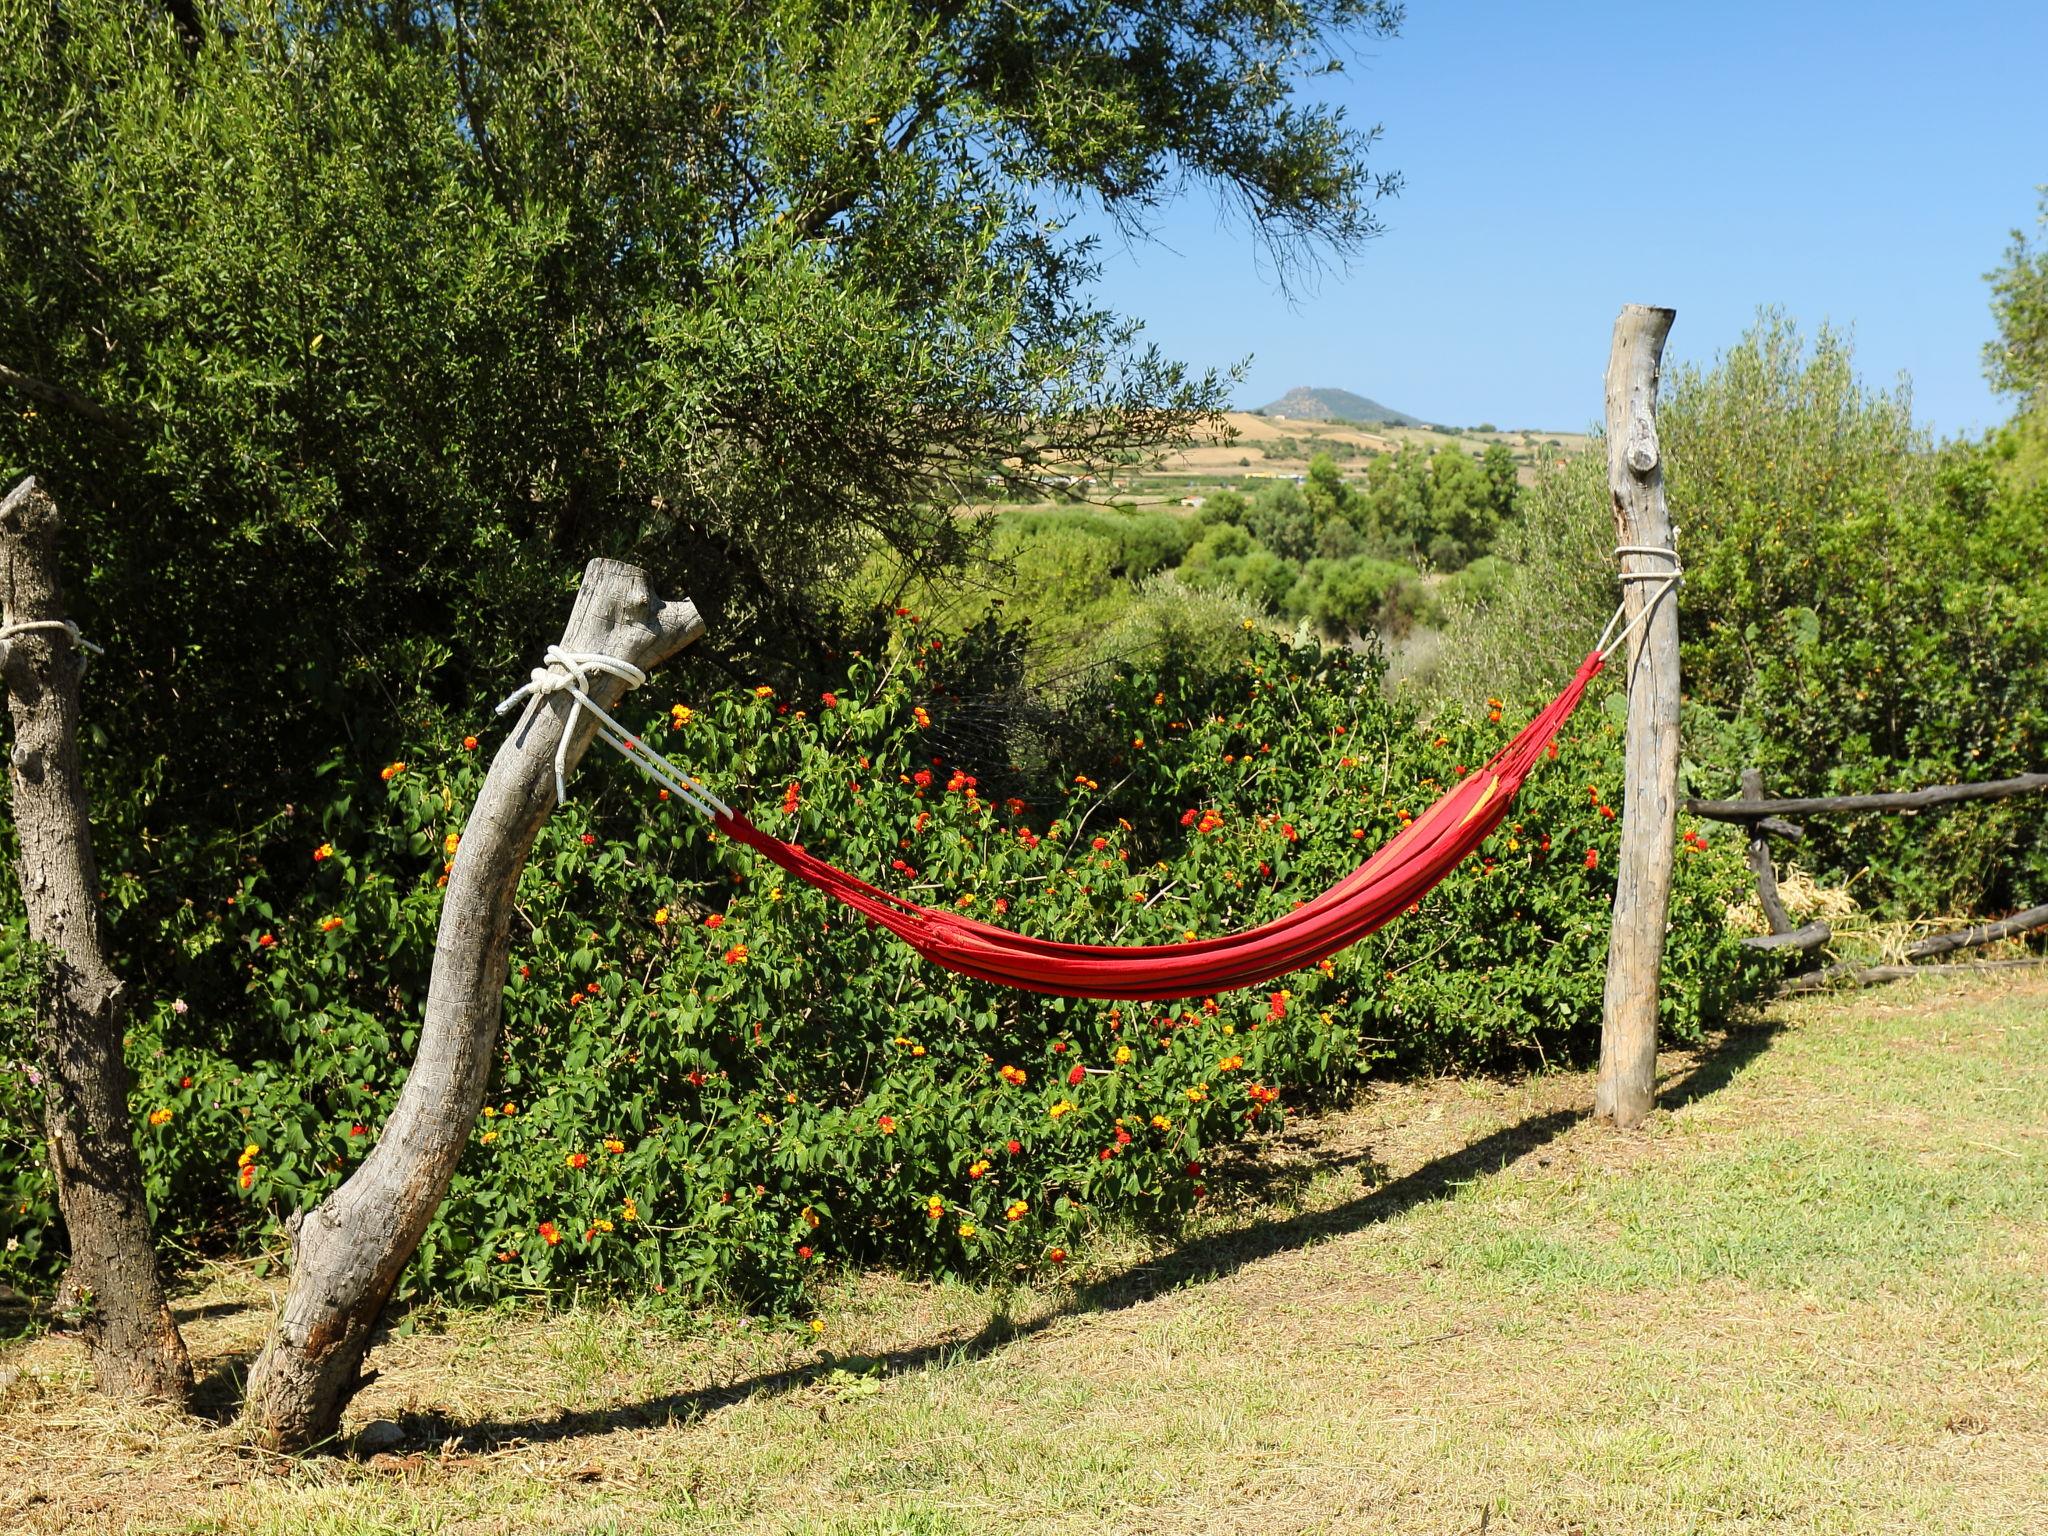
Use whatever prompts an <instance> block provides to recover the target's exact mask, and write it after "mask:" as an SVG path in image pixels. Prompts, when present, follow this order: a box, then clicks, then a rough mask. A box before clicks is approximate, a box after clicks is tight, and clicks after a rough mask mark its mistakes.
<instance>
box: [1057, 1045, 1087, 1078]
mask: <svg viewBox="0 0 2048 1536" xmlns="http://www.w3.org/2000/svg"><path fill="white" fill-rule="evenodd" d="M1054 1049H1055V1050H1057V1049H1060V1047H1057V1046H1055V1047H1054ZM1087 1080H1088V1069H1087V1068H1086V1067H1084V1066H1082V1065H1081V1063H1079V1062H1078V1061H1077V1062H1075V1063H1074V1070H1073V1071H1071V1072H1069V1073H1068V1074H1067V1086H1068V1087H1070V1088H1078V1087H1079V1086H1080V1085H1081V1084H1082V1083H1085V1082H1086V1081H1087Z"/></svg>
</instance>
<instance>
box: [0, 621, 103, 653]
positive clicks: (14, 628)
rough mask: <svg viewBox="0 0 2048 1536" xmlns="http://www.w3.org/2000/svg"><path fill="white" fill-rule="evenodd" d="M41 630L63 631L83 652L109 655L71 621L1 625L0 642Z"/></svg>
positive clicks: (24, 622) (23, 622) (22, 622)
mask: <svg viewBox="0 0 2048 1536" xmlns="http://www.w3.org/2000/svg"><path fill="white" fill-rule="evenodd" d="M39 629H61V630H63V631H64V633H65V634H67V635H69V636H70V637H71V643H72V644H73V645H75V646H77V647H78V648H79V649H80V650H81V651H85V652H87V653H88V654H90V655H93V656H104V655H106V654H107V653H106V650H105V649H104V648H103V647H101V646H98V645H95V644H93V642H92V641H90V640H88V639H86V638H85V636H84V635H83V634H82V633H80V631H79V628H78V626H77V624H75V623H73V622H72V621H71V620H70V619H24V620H22V621H21V622H20V623H19V624H0V640H6V639H9V638H11V637H12V636H14V635H26V634H30V633H32V632H33V631H35V630H39Z"/></svg>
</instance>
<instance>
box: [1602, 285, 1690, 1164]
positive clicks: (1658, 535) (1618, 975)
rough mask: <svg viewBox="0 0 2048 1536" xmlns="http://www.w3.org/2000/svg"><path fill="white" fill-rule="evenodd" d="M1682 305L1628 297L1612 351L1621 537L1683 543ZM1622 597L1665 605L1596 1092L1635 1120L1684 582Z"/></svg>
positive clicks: (1633, 779) (1663, 882)
mask: <svg viewBox="0 0 2048 1536" xmlns="http://www.w3.org/2000/svg"><path fill="white" fill-rule="evenodd" d="M1676 314H1677V311H1675V310H1669V309H1652V308H1650V307H1649V306H1647V305H1642V304H1625V305H1623V306H1622V310H1621V314H1620V316H1619V317H1618V318H1617V319H1616V320H1615V322H1614V343H1613V348H1612V350H1611V351H1610V352H1609V353H1608V358H1607V486H1608V490H1609V492H1610V494H1611V495H1612V498H1613V501H1614V528H1615V535H1616V538H1615V542H1616V543H1618V544H1622V545H1637V546H1643V547H1648V548H1655V549H1660V550H1663V549H1671V548H1672V529H1671V513H1670V510H1669V509H1668V508H1667V507H1666V506H1665V504H1664V463H1663V455H1662V452H1661V450H1660V449H1659V447H1658V443H1657V374H1658V365H1659V363H1660V362H1661V361H1662V359H1663V356H1664V338H1665V337H1666V336H1668V335H1670V333H1671V322H1672V320H1673V319H1674V318H1675V317H1676ZM1676 569H1677V561H1676V559H1675V557H1672V558H1667V557H1663V556H1658V555H1645V554H1624V555H1623V556H1622V557H1621V570H1622V575H1623V576H1624V577H1633V576H1638V575H1642V576H1658V575H1664V574H1667V573H1672V572H1675V571H1676ZM1622 600H1623V603H1624V606H1625V607H1626V610H1627V619H1628V620H1633V619H1635V618H1636V617H1637V616H1638V615H1639V614H1640V613H1641V612H1642V609H1643V607H1644V605H1645V604H1653V605H1654V608H1653V611H1652V612H1651V613H1650V616H1649V617H1648V618H1647V619H1644V620H1643V622H1642V624H1641V625H1640V626H1639V627H1637V628H1636V629H1635V630H1634V632H1633V634H1632V635H1631V637H1630V642H1629V652H1628V668H1627V673H1626V680H1627V686H1628V732H1627V741H1626V749H1625V750H1626V757H1625V766H1624V770H1623V778H1622V793H1623V799H1622V811H1621V858H1620V861H1619V863H1618V866H1617V868H1616V871H1615V889H1614V928H1613V936H1612V938H1611V939H1610V941H1609V943H1608V948H1607V995H1606V1006H1605V1009H1604V1013H1603V1018H1602V1023H1601V1029H1600V1077H1599V1081H1598V1083H1597V1085H1596V1086H1595V1088H1594V1090H1593V1113H1594V1114H1596V1115H1598V1116H1600V1117H1601V1118H1603V1119H1607V1120H1612V1121H1613V1122H1614V1123H1615V1124H1616V1125H1617V1126H1620V1127H1622V1128H1624V1129H1625V1128H1627V1127H1629V1126H1633V1125H1639V1124H1641V1123H1642V1121H1643V1120H1644V1118H1645V1117H1646V1116H1648V1114H1649V1113H1650V1106H1651V1101H1652V1098H1653V1095H1654V1094H1655V1091H1656V1082H1657V983H1658V974H1659V972H1660V970H1661V969H1662V966H1663V962H1664V926H1665V923H1666V920H1667V918H1668V915H1669V912H1670V907H1671V864H1672V858H1673V855H1674V851H1675V850H1674V843H1675V842H1676V838H1677V833H1678V592H1677V590H1676V585H1675V583H1668V582H1664V581H1656V580H1624V581H1623V583H1622Z"/></svg>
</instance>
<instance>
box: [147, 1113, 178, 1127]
mask: <svg viewBox="0 0 2048 1536" xmlns="http://www.w3.org/2000/svg"><path fill="white" fill-rule="evenodd" d="M174 1113H176V1111H174V1110H169V1109H152V1110H151V1111H150V1112H149V1123H150V1124H151V1125H169V1124H170V1123H171V1116H172V1115H173V1114H174Z"/></svg>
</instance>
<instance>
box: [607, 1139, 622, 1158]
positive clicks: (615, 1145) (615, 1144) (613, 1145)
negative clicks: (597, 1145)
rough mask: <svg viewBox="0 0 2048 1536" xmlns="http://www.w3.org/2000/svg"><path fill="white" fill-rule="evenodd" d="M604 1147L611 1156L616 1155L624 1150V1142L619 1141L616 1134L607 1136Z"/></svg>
mask: <svg viewBox="0 0 2048 1536" xmlns="http://www.w3.org/2000/svg"><path fill="white" fill-rule="evenodd" d="M604 1149H605V1151H607V1152H609V1153H611V1155H612V1156H613V1157H617V1156H618V1155H619V1154H620V1153H621V1152H623V1151H625V1150H626V1144H625V1143H624V1142H623V1141H620V1140H619V1139H618V1138H617V1137H616V1136H608V1137H606V1138H605V1143H604Z"/></svg>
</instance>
